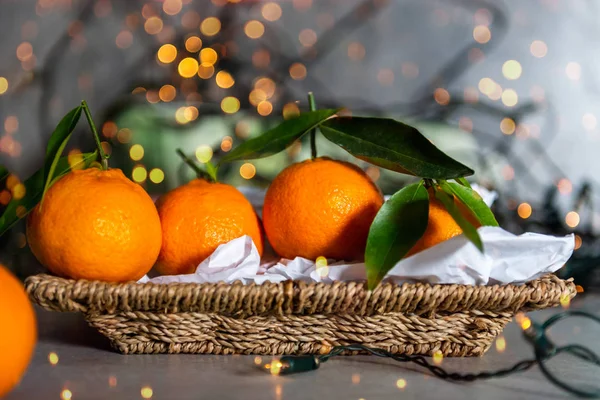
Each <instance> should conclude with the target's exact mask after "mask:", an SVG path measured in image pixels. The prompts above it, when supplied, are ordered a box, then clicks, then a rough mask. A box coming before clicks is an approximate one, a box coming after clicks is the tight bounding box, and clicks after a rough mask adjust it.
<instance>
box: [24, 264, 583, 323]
mask: <svg viewBox="0 0 600 400" xmlns="http://www.w3.org/2000/svg"><path fill="white" fill-rule="evenodd" d="M25 287H26V290H27V292H28V293H29V295H30V297H31V299H32V300H33V301H34V302H35V303H37V304H39V305H41V306H42V307H44V308H46V309H49V310H54V311H67V312H73V311H80V312H84V313H92V314H103V313H104V314H107V313H108V314H113V313H117V312H130V311H133V312H137V311H150V312H159V313H185V312H196V313H218V314H223V315H230V316H236V317H248V316H256V315H269V314H279V315H292V314H293V315H315V314H320V315H328V314H345V315H357V316H366V315H377V314H385V313H405V314H416V315H433V314H450V313H457V312H481V313H485V314H488V315H494V314H501V313H511V314H513V313H515V312H517V311H527V310H535V309H542V308H547V307H554V306H557V305H559V304H560V301H561V298H564V296H568V297H569V298H572V297H574V296H575V294H576V288H575V284H574V283H573V281H572V279H569V280H562V279H560V278H558V277H556V276H555V275H552V274H550V275H546V276H544V277H541V278H539V279H536V280H533V281H531V282H528V283H526V284H523V285H512V284H511V285H493V286H471V285H457V284H448V285H442V284H435V285H431V284H427V283H403V284H401V285H398V284H395V283H389V282H387V283H383V284H381V285H379V287H378V288H377V289H375V290H374V291H368V290H367V288H366V284H365V283H364V282H334V283H331V284H327V283H307V282H302V281H291V280H290V281H285V282H281V283H271V282H266V283H263V284H260V285H259V284H249V285H244V284H242V283H241V282H235V283H233V284H226V283H203V284H195V283H171V284H153V283H145V284H139V283H135V282H129V283H108V282H100V281H86V280H77V281H75V280H70V279H64V278H59V277H55V276H50V275H46V274H40V275H34V276H30V277H29V278H27V280H26V281H25Z"/></svg>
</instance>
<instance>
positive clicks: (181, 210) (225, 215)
mask: <svg viewBox="0 0 600 400" xmlns="http://www.w3.org/2000/svg"><path fill="white" fill-rule="evenodd" d="M157 207H158V214H159V215H160V220H161V223H162V233H163V235H162V236H163V242H162V249H161V251H160V255H159V257H158V263H157V265H156V269H157V271H158V272H160V273H161V274H163V275H178V274H191V273H193V272H194V271H195V270H196V268H197V267H198V264H200V263H201V262H202V261H203V260H205V259H206V258H208V257H209V256H210V255H211V254H212V253H213V252H214V251H215V250H216V249H217V247H219V245H221V244H225V243H227V242H230V241H231V240H233V239H237V238H239V237H241V236H244V235H248V236H250V237H251V238H252V240H253V241H254V244H255V246H256V248H257V250H258V252H259V253H260V254H261V255H262V252H263V239H262V233H261V231H262V230H261V224H260V220H259V219H258V216H257V215H256V212H255V211H254V208H253V207H252V204H250V202H249V201H248V200H247V199H246V197H244V195H243V194H242V193H241V192H240V191H239V190H237V189H236V188H234V187H233V186H230V185H226V184H222V183H211V182H208V181H206V180H204V179H195V180H193V181H192V182H190V183H188V184H187V185H184V186H181V187H179V188H177V189H175V190H172V191H170V192H169V193H167V194H165V195H164V196H163V197H161V198H160V199H159V201H158V202H157Z"/></svg>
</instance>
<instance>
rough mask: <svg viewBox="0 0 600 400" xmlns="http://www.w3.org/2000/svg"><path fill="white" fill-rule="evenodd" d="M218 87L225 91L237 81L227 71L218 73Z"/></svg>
mask: <svg viewBox="0 0 600 400" xmlns="http://www.w3.org/2000/svg"><path fill="white" fill-rule="evenodd" d="M216 82H217V86H219V87H220V88H223V89H229V88H230V87H232V86H233V85H234V84H235V80H234V79H233V77H232V76H231V74H230V73H229V72H227V71H219V72H217V77H216Z"/></svg>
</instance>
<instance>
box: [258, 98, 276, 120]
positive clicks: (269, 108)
mask: <svg viewBox="0 0 600 400" xmlns="http://www.w3.org/2000/svg"><path fill="white" fill-rule="evenodd" d="M256 111H257V112H258V113H259V114H260V115H262V116H263V117H266V116H267V115H269V114H271V112H273V104H271V102H270V101H268V100H263V101H261V102H260V103H258V105H257V106H256Z"/></svg>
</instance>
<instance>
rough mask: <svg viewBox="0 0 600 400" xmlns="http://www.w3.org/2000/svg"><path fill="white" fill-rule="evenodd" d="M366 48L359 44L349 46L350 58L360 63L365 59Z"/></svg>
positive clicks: (353, 43) (354, 43)
mask: <svg viewBox="0 0 600 400" xmlns="http://www.w3.org/2000/svg"><path fill="white" fill-rule="evenodd" d="M366 53H367V52H366V50H365V46H363V45H362V43H359V42H352V43H350V44H349V45H348V58H350V59H351V60H354V61H360V60H362V59H363V58H365V54H366Z"/></svg>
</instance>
